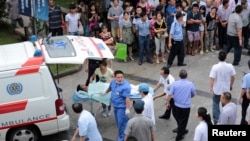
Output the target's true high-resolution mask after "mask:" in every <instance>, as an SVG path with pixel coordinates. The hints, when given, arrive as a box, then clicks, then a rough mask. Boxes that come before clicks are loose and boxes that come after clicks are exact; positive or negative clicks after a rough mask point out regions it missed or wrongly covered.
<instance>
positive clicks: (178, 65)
mask: <svg viewBox="0 0 250 141" xmlns="http://www.w3.org/2000/svg"><path fill="white" fill-rule="evenodd" d="M186 65H187V64H181V65H178V66H186Z"/></svg>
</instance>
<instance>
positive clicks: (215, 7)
mask: <svg viewBox="0 0 250 141" xmlns="http://www.w3.org/2000/svg"><path fill="white" fill-rule="evenodd" d="M49 4H50V11H49V22H48V24H47V25H48V27H49V29H50V31H51V32H52V34H53V35H61V34H62V31H61V30H62V29H61V25H62V24H64V23H66V25H67V26H66V27H67V28H66V34H71V35H78V26H79V25H82V26H83V28H84V34H83V35H84V36H94V37H98V38H102V39H103V40H104V41H105V42H106V43H107V45H109V47H111V48H116V42H120V43H124V44H126V45H127V48H128V51H127V54H128V57H127V58H128V59H129V60H134V57H135V56H134V55H133V54H135V53H136V54H137V53H138V57H139V62H138V64H139V65H141V64H142V63H143V57H144V55H145V57H146V59H147V62H148V63H153V62H156V63H160V62H163V63H165V62H167V61H166V53H167V52H169V51H170V50H171V47H170V46H169V36H168V35H169V34H170V29H171V25H172V23H174V22H175V21H177V19H176V14H177V13H178V12H181V13H182V16H183V18H182V32H183V42H184V53H185V54H189V55H192V56H194V55H195V54H197V53H198V54H201V55H202V54H204V53H208V52H213V51H214V50H218V49H225V51H226V52H228V51H229V50H230V47H227V46H228V44H229V46H230V42H228V40H227V39H229V40H231V38H230V37H231V34H232V33H230V32H231V28H230V26H228V22H229V21H228V20H229V16H230V15H231V14H232V13H236V11H235V9H236V6H237V5H241V9H242V10H240V11H241V12H240V13H239V15H240V17H241V20H242V30H241V31H240V32H241V33H240V34H241V37H239V38H241V40H243V42H242V41H240V43H241V44H242V45H241V46H242V47H243V48H246V49H248V38H249V33H248V32H249V15H250V12H249V7H248V1H246V0H242V1H238V0H223V1H221V0H214V1H213V0H192V1H191V0H169V1H166V0H112V1H111V0H104V1H100V0H94V1H88V0H78V1H77V2H76V1H72V3H71V4H70V5H69V7H68V8H69V13H67V14H66V16H65V17H64V16H61V15H62V12H61V10H60V7H59V6H57V5H56V4H55V3H54V1H49ZM143 17H145V18H143ZM144 19H145V20H144ZM233 20H234V19H233ZM144 21H145V23H146V24H147V26H146V27H142V26H140V23H144ZM228 28H229V31H227V30H228ZM228 32H229V33H228ZM232 32H234V31H232ZM228 35H229V37H228ZM234 46H235V45H234ZM144 50H145V52H144ZM239 52H240V51H236V54H237V53H238V54H237V56H239V55H240V54H241V52H240V53H239ZM249 53H250V51H248V54H249ZM151 58H153V59H155V60H154V61H153V60H152V59H151ZM160 58H161V59H160ZM233 65H239V61H238V62H235V63H234V64H233Z"/></svg>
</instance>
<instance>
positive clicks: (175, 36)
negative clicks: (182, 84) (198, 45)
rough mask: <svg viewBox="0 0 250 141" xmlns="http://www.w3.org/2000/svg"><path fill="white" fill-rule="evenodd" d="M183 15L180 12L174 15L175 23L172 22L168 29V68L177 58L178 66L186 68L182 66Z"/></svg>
mask: <svg viewBox="0 0 250 141" xmlns="http://www.w3.org/2000/svg"><path fill="white" fill-rule="evenodd" d="M182 24H183V15H182V13H181V12H177V13H176V21H174V22H173V23H172V25H171V28H170V32H169V33H170V34H169V41H168V47H169V48H170V54H169V56H168V65H167V67H168V68H170V67H171V66H172V64H173V61H174V58H175V56H176V55H177V56H178V63H177V65H178V66H186V64H184V63H183V62H184V56H185V55H184V43H183V34H182Z"/></svg>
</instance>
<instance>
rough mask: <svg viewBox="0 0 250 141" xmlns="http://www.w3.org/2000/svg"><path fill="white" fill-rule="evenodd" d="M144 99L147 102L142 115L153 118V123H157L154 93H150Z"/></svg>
mask: <svg viewBox="0 0 250 141" xmlns="http://www.w3.org/2000/svg"><path fill="white" fill-rule="evenodd" d="M142 101H144V103H145V104H144V109H143V111H142V115H144V116H146V117H149V118H151V119H152V121H153V123H154V124H155V112H154V111H155V110H154V100H153V97H152V94H150V93H148V94H147V95H146V96H144V97H143V98H142Z"/></svg>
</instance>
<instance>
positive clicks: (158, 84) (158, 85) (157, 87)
mask: <svg viewBox="0 0 250 141" xmlns="http://www.w3.org/2000/svg"><path fill="white" fill-rule="evenodd" d="M160 87H161V84H160V83H157V84H156V86H155V88H154V92H155V91H156V90H157V89H159V88H160Z"/></svg>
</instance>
